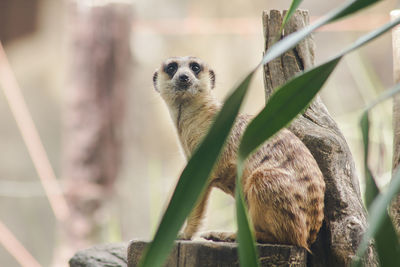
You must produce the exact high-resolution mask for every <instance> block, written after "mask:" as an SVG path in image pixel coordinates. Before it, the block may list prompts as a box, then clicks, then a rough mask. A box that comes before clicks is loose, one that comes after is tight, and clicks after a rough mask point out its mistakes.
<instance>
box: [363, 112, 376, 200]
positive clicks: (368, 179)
mask: <svg viewBox="0 0 400 267" xmlns="http://www.w3.org/2000/svg"><path fill="white" fill-rule="evenodd" d="M360 127H361V132H362V137H363V144H364V171H365V184H366V187H365V204H366V206H367V208H369V207H370V205H371V204H372V202H373V200H374V199H375V197H376V196H377V195H378V194H379V188H378V186H377V185H376V182H375V179H374V177H373V176H372V172H371V170H370V169H369V167H368V155H369V116H368V110H366V111H365V112H364V113H363V115H362V117H361V120H360Z"/></svg>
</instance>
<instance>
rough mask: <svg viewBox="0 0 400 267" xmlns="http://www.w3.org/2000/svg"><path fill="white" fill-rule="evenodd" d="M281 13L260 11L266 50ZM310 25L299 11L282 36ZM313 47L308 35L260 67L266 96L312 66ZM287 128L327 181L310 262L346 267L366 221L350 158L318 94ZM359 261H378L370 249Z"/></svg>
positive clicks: (368, 264)
mask: <svg viewBox="0 0 400 267" xmlns="http://www.w3.org/2000/svg"><path fill="white" fill-rule="evenodd" d="M282 17H283V15H282V14H281V12H280V11H277V10H271V11H270V12H264V14H263V22H264V35H265V49H266V50H267V49H268V48H269V47H270V46H271V45H272V44H273V43H274V42H275V41H276V36H279V28H280V25H281V23H282ZM308 23H309V15H308V12H307V11H297V12H296V13H295V14H294V16H293V17H292V19H291V20H290V21H289V22H288V23H287V25H286V27H285V29H284V34H283V37H284V36H286V35H289V34H290V33H292V32H294V31H297V30H298V29H300V28H303V27H304V26H306V25H307V24H308ZM314 46H315V45H314V41H313V39H312V36H311V37H309V38H307V39H305V40H303V41H302V42H300V43H299V44H298V45H297V46H296V47H295V48H294V49H293V50H291V51H288V52H287V53H285V54H284V55H282V56H281V57H278V58H276V59H275V60H273V61H271V62H270V63H268V64H267V65H265V66H264V74H265V75H264V79H265V92H266V98H267V100H268V98H269V97H270V95H271V94H272V93H273V92H274V89H275V88H276V87H278V86H280V85H282V84H284V83H285V82H286V81H288V80H289V79H290V78H292V77H293V76H294V75H295V74H296V73H299V72H301V71H303V70H305V69H308V68H311V67H312V66H313V65H314ZM288 128H289V129H290V130H291V131H292V132H293V133H294V134H296V135H297V136H298V137H299V138H300V139H301V140H302V141H303V142H304V144H305V145H306V146H307V147H308V148H309V150H310V151H311V153H312V154H313V156H314V158H315V159H316V160H317V162H318V165H319V167H320V169H321V171H322V173H323V174H324V179H325V183H326V192H325V210H324V215H325V220H324V224H323V226H322V228H321V230H320V233H319V234H318V238H317V241H316V242H315V243H314V244H313V246H312V248H311V249H312V252H313V254H312V255H309V262H308V264H309V266H349V265H350V263H351V260H352V258H353V256H354V255H355V253H356V250H357V247H358V245H359V243H360V241H361V238H362V234H363V233H364V232H365V230H366V228H367V221H366V211H365V209H364V206H363V204H362V201H361V195H360V188H359V183H358V178H357V175H356V171H355V166H354V161H353V158H352V155H351V152H350V150H349V147H348V145H347V143H346V140H345V138H344V136H343V134H342V133H341V132H340V130H339V128H338V126H337V124H336V122H335V121H334V120H333V119H332V117H331V116H330V114H329V112H328V110H327V109H326V107H325V105H324V104H323V103H322V101H321V99H320V97H319V96H317V97H316V98H315V99H314V101H313V102H312V104H311V105H310V107H309V108H308V109H307V110H306V111H305V112H304V114H303V115H300V116H299V117H298V118H296V119H295V120H294V121H293V122H292V123H291V124H290V126H289V127H288ZM363 260H364V264H365V265H366V266H374V265H376V257H375V254H374V251H373V249H372V247H370V249H369V250H368V253H367V255H366V256H365V258H364V259H363Z"/></svg>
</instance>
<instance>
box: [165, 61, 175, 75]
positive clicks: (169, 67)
mask: <svg viewBox="0 0 400 267" xmlns="http://www.w3.org/2000/svg"><path fill="white" fill-rule="evenodd" d="M177 68H178V65H177V64H176V63H175V62H173V63H169V64H168V65H167V67H166V68H165V72H166V73H167V74H169V75H171V76H172V75H173V74H174V73H175V72H176V70H177Z"/></svg>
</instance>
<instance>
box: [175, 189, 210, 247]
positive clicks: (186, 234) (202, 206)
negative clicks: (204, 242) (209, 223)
mask: <svg viewBox="0 0 400 267" xmlns="http://www.w3.org/2000/svg"><path fill="white" fill-rule="evenodd" d="M211 189H212V187H211V186H210V185H209V186H208V187H207V189H206V190H205V191H204V192H203V195H202V197H201V199H200V201H199V202H198V203H197V204H196V206H195V208H194V209H193V211H192V212H191V213H190V215H189V217H188V219H187V221H186V226H185V228H184V230H183V232H182V233H180V234H179V236H178V239H183V240H190V239H191V238H192V237H193V235H194V234H195V233H196V232H197V230H198V229H199V227H200V225H201V222H202V219H203V217H204V213H205V210H206V207H207V202H208V197H209V196H210V192H211Z"/></svg>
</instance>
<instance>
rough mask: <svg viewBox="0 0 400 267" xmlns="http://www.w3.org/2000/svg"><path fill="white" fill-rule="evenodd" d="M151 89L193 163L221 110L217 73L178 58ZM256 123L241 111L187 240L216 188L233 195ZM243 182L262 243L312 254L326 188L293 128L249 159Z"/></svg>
mask: <svg viewBox="0 0 400 267" xmlns="http://www.w3.org/2000/svg"><path fill="white" fill-rule="evenodd" d="M153 84H154V87H155V90H156V91H157V92H159V93H160V95H161V97H162V99H163V100H164V101H165V103H166V104H167V106H168V109H169V112H170V115H171V117H172V120H173V123H174V125H175V127H176V130H177V135H178V137H179V141H180V144H181V147H182V150H183V152H184V155H185V157H186V158H190V156H191V155H192V153H193V152H194V150H195V149H196V147H197V146H198V144H199V143H200V142H201V140H202V139H203V137H204V136H205V135H206V133H207V131H208V129H209V128H210V126H211V124H212V122H213V120H214V117H215V116H216V114H217V113H218V111H219V110H220V108H221V103H220V102H219V101H218V100H217V99H216V97H215V96H214V93H213V89H214V87H215V73H214V71H213V70H211V69H210V68H209V67H208V65H207V64H206V63H204V62H203V61H201V60H200V59H198V58H196V57H173V58H169V59H167V60H165V61H164V62H163V63H162V64H161V67H160V68H159V69H158V70H157V71H156V72H155V73H154V76H153ZM251 118H252V116H249V115H245V114H240V115H239V116H238V118H237V119H236V122H235V124H234V126H233V128H232V131H231V134H230V136H229V138H228V140H227V142H226V144H225V147H224V149H223V151H222V154H221V156H220V158H219V160H218V162H217V164H216V167H215V168H214V170H213V173H212V175H211V177H210V178H209V182H208V185H207V188H206V190H205V191H204V192H203V194H202V197H201V199H200V200H199V201H198V203H197V204H196V206H195V208H194V210H193V211H192V213H191V214H190V215H189V217H188V219H187V222H186V225H185V227H184V230H183V232H182V233H181V234H180V238H181V239H191V238H192V237H193V235H194V234H195V233H196V232H197V230H198V228H199V226H200V224H201V221H202V218H203V215H204V211H205V208H206V204H207V199H208V197H209V195H210V191H211V189H212V188H213V187H217V188H219V189H221V190H222V191H224V192H225V193H227V194H229V195H231V196H233V197H234V192H235V181H236V157H237V155H236V154H237V150H238V145H239V142H240V138H241V136H242V134H243V132H244V130H245V128H246V125H247V124H248V122H249V121H250V120H251ZM265 127H268V125H265ZM241 182H242V186H243V193H244V197H245V200H246V204H247V208H248V214H249V217H250V219H251V222H252V224H253V226H254V231H255V238H256V240H257V241H258V242H261V243H277V244H288V245H296V246H300V247H304V248H305V249H307V250H308V251H310V250H309V249H310V245H311V244H312V243H313V242H314V241H315V239H316V237H317V233H318V231H319V229H320V227H321V225H322V221H323V219H324V212H323V210H324V191H325V183H324V179H323V175H322V173H321V171H320V169H319V167H318V164H317V162H316V161H315V159H314V158H313V156H312V155H311V153H310V151H309V150H308V149H307V147H306V146H305V145H304V144H303V143H302V142H301V140H300V139H299V138H298V137H296V136H295V135H294V134H293V133H292V132H290V131H289V130H287V129H282V130H280V131H279V132H278V133H277V134H276V135H275V136H274V137H272V138H271V139H270V140H269V141H268V142H266V143H265V144H263V145H262V147H261V148H259V149H258V150H257V151H256V152H255V153H253V155H252V156H250V157H249V159H248V160H247V161H246V163H245V167H244V171H243V176H242V181H241ZM203 237H204V238H206V239H209V240H214V241H234V240H235V238H236V235H235V233H225V232H222V233H221V232H209V233H206V234H204V235H203Z"/></svg>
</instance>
